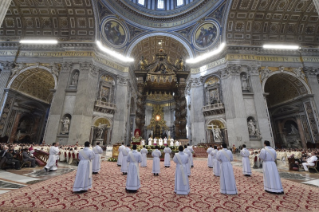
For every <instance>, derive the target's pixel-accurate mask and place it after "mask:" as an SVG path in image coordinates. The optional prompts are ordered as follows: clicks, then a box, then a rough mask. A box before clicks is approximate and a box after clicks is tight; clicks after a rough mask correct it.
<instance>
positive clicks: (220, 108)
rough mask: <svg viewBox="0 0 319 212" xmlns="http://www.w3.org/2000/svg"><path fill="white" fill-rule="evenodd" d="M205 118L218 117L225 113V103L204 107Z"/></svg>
mask: <svg viewBox="0 0 319 212" xmlns="http://www.w3.org/2000/svg"><path fill="white" fill-rule="evenodd" d="M203 113H204V116H211V115H218V114H224V113H225V106H224V104H223V103H215V104H209V105H206V106H204V107H203Z"/></svg>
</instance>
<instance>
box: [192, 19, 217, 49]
mask: <svg viewBox="0 0 319 212" xmlns="http://www.w3.org/2000/svg"><path fill="white" fill-rule="evenodd" d="M218 35H219V29H218V27H216V25H215V24H214V23H204V24H202V25H200V26H199V27H198V28H197V29H196V30H195V33H194V35H193V42H194V44H195V46H196V47H197V48H199V49H206V48H208V47H210V46H212V45H213V44H214V43H215V41H216V40H217V39H216V38H217V37H218Z"/></svg>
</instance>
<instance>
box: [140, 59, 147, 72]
mask: <svg viewBox="0 0 319 212" xmlns="http://www.w3.org/2000/svg"><path fill="white" fill-rule="evenodd" d="M147 65H148V61H147V60H146V59H144V56H142V57H141V60H140V61H139V68H140V70H145V68H146V66H147Z"/></svg>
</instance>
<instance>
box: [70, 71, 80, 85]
mask: <svg viewBox="0 0 319 212" xmlns="http://www.w3.org/2000/svg"><path fill="white" fill-rule="evenodd" d="M78 80H79V73H78V72H75V73H74V74H73V76H72V81H71V85H74V86H76V85H77V84H78Z"/></svg>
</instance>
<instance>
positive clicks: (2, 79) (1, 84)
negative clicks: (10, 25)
mask: <svg viewBox="0 0 319 212" xmlns="http://www.w3.org/2000/svg"><path fill="white" fill-rule="evenodd" d="M0 5H1V3H0ZM0 11H1V8H0ZM0 14H1V13H0ZM1 66H2V71H1V73H0V102H1V103H2V102H3V101H2V98H3V95H4V92H5V91H4V89H5V88H6V87H7V84H8V80H9V78H10V76H11V69H12V63H10V62H3V63H1Z"/></svg>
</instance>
